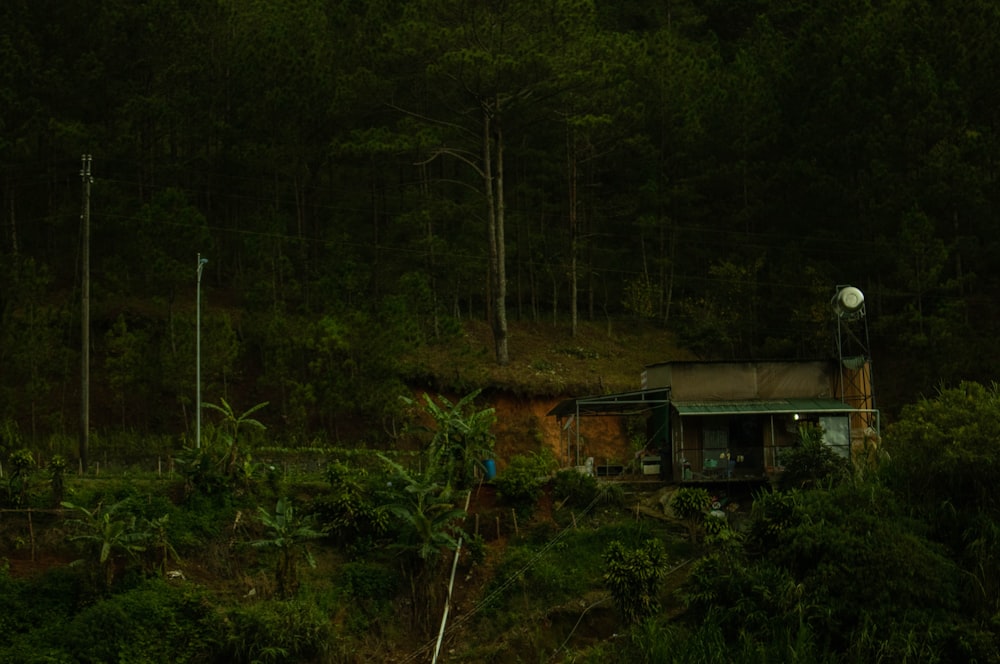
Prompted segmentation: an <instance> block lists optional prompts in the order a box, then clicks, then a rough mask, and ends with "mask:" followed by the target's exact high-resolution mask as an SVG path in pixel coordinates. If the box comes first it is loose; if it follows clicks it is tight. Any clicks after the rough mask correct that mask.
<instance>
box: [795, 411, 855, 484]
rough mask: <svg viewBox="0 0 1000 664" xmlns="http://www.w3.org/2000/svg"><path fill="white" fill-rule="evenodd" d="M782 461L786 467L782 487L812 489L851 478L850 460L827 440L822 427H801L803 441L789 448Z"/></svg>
mask: <svg viewBox="0 0 1000 664" xmlns="http://www.w3.org/2000/svg"><path fill="white" fill-rule="evenodd" d="M782 464H783V465H784V467H785V471H784V472H783V473H782V474H781V479H780V480H779V486H780V487H781V488H782V489H810V488H814V487H817V486H820V485H822V484H824V483H826V482H837V481H839V480H842V479H844V478H845V477H848V475H849V471H850V462H849V461H848V460H847V459H846V458H844V457H842V456H840V455H838V454H837V453H836V452H835V451H834V450H833V448H832V447H830V446H829V445H827V444H826V443H824V442H823V429H822V427H819V426H808V425H802V426H801V427H800V428H799V444H798V445H796V446H795V447H792V448H789V449H787V450H785V452H784V454H783V455H782Z"/></svg>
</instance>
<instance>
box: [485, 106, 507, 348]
mask: <svg viewBox="0 0 1000 664" xmlns="http://www.w3.org/2000/svg"><path fill="white" fill-rule="evenodd" d="M499 106H500V104H499V102H497V109H496V110H497V116H496V117H499V110H500V109H499ZM493 124H494V123H493V119H492V118H491V117H490V111H489V109H488V108H484V109H483V180H484V184H485V191H486V203H487V207H488V211H487V227H488V231H489V242H490V287H491V291H492V292H491V293H490V296H491V297H492V299H493V315H492V328H493V345H494V348H495V350H496V361H497V364H499V365H501V366H503V365H506V364H507V363H508V362H509V361H510V356H509V355H508V351H507V273H506V265H505V263H506V251H505V250H504V200H503V196H504V194H503V136H502V134H501V132H500V123H499V120H497V122H496V127H495V128H494V126H493ZM494 142H495V144H496V156H495V159H496V176H495V177H494V175H493V159H494V150H493V144H494Z"/></svg>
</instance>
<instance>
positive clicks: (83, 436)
mask: <svg viewBox="0 0 1000 664" xmlns="http://www.w3.org/2000/svg"><path fill="white" fill-rule="evenodd" d="M82 160H83V164H82V166H81V168H80V177H82V178H83V213H82V214H81V219H82V221H83V256H82V260H81V263H82V269H81V272H82V279H81V284H82V285H81V288H80V343H81V345H82V348H81V350H82V352H81V354H80V356H81V359H80V470H81V471H83V472H86V470H87V443H88V441H89V439H90V184H91V183H92V182H93V181H94V178H92V177H91V175H90V161H91V156H90V155H89V154H85V155H83V158H82Z"/></svg>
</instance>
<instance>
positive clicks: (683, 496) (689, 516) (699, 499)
mask: <svg viewBox="0 0 1000 664" xmlns="http://www.w3.org/2000/svg"><path fill="white" fill-rule="evenodd" d="M711 505H712V497H711V496H709V495H708V490H707V489H703V488H701V487H681V488H679V489H677V491H675V492H674V495H673V497H671V499H670V508H671V509H672V510H673V512H674V515H675V516H676V517H677V518H678V519H681V520H682V521H684V523H685V524H687V527H688V534H689V535H690V536H691V541H692V542H695V541H697V540H698V531H699V529H700V528H701V523H702V521H703V520H704V519H705V514H706V513H707V512H708V508H709V507H711Z"/></svg>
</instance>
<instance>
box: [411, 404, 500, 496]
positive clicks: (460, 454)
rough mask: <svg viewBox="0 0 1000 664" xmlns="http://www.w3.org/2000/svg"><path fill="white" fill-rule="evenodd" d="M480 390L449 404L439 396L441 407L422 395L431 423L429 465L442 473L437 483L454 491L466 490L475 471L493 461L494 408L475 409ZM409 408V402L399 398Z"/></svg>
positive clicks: (473, 477)
mask: <svg viewBox="0 0 1000 664" xmlns="http://www.w3.org/2000/svg"><path fill="white" fill-rule="evenodd" d="M479 393H480V390H475V391H473V392H470V393H469V394H467V395H465V396H464V397H462V398H461V399H460V400H459V401H458V402H457V403H454V404H453V403H452V402H451V401H449V400H448V399H446V398H445V397H443V396H441V395H438V397H437V400H438V401H440V402H441V403H440V405H439V404H438V403H437V402H436V401H435V400H434V399H432V398H431V397H430V395H428V394H424V410H425V412H426V413H427V414H428V415H430V416H431V417H432V418H433V419H434V427H433V428H432V429H431V430H430V433H431V440H430V443H429V444H428V451H427V454H428V457H429V463H431V464H432V465H433V467H434V468H436V469H437V470H438V472H440V473H441V478H440V481H442V482H445V483H448V484H451V485H452V486H454V487H455V488H457V489H465V488H469V487H470V486H471V485H472V483H473V481H474V480H475V477H476V473H477V471H478V472H479V473H480V474H481V473H484V472H485V466H484V465H483V464H484V463H485V461H486V460H487V459H492V458H493V445H494V443H495V436H494V435H493V432H492V431H491V429H492V428H493V425H494V424H495V423H496V411H495V409H493V408H482V409H477V408H476V407H475V399H476V398H477V397H478V396H479ZM400 398H401V399H402V401H403V402H404V403H405V404H407V405H409V406H412V405H413V404H414V402H413V400H412V399H409V398H408V397H400Z"/></svg>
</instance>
